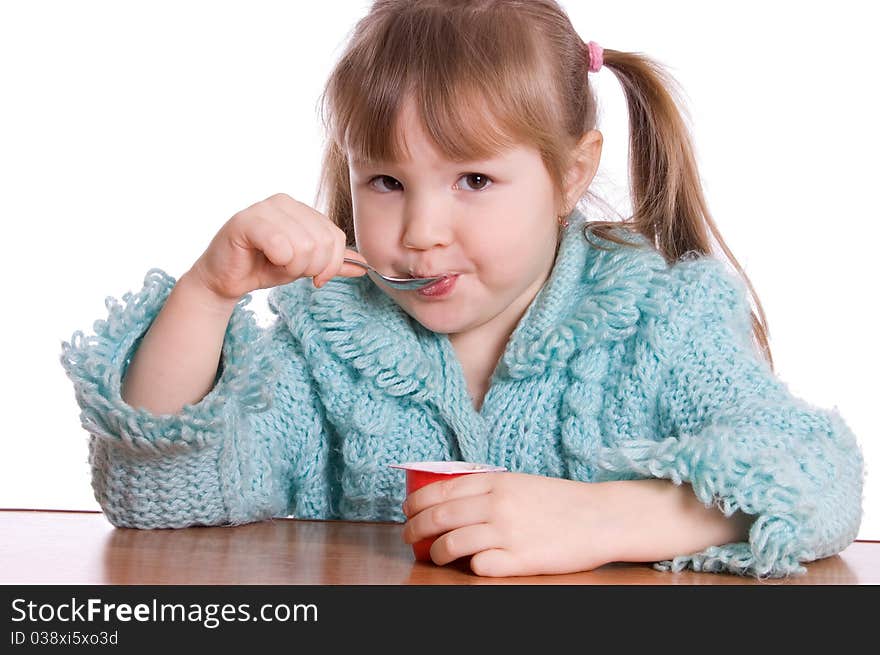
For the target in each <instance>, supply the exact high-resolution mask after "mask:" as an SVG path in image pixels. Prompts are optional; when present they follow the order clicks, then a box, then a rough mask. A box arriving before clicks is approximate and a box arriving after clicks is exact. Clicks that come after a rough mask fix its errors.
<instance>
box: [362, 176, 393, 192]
mask: <svg viewBox="0 0 880 655" xmlns="http://www.w3.org/2000/svg"><path fill="white" fill-rule="evenodd" d="M385 180H391V182H392V183H393V184H396V185H398V186H400V182H398V181H397V180H395V179H394V178H393V177H391V176H389V175H377V176H376V177H374V178H373V179H372V180H370V182H369V186H371V187H373V188H374V189H376V190H377V191H379V189H377V188H376V186H375V184H374V183H375V182H377V181H382V182H384V181H385ZM396 190H397V189H395V188H391V189H390V191H396Z"/></svg>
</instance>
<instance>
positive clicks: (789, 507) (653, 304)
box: [61, 211, 863, 577]
mask: <svg viewBox="0 0 880 655" xmlns="http://www.w3.org/2000/svg"><path fill="white" fill-rule="evenodd" d="M570 218H571V219H572V220H571V224H570V226H569V227H568V228H567V230H566V232H565V233H564V235H563V240H562V243H561V244H560V249H559V253H558V256H557V261H556V263H555V265H554V268H553V271H552V274H551V276H550V278H549V279H548V281H547V282H546V283H545V285H544V287H543V288H542V289H541V291H540V292H539V293H538V294H537V296H536V297H535V299H534V300H533V302H532V304H531V305H530V306H529V308H528V310H527V311H526V313H525V315H524V316H523V318H522V320H521V321H520V322H519V324H518V325H517V327H516V329H515V330H514V332H513V334H512V335H511V337H510V340H509V342H508V344H507V346H506V350H505V351H504V354H503V355H502V358H501V360H500V362H499V364H498V367H497V368H496V370H495V372H494V375H493V377H492V380H491V386H490V388H489V391H488V393H487V394H486V397H485V399H484V402H483V405H482V408H481V409H480V411H476V410H475V409H474V406H473V402H472V399H471V397H470V395H469V393H468V391H467V386H466V383H465V379H464V375H463V372H462V368H461V366H460V364H459V361H458V360H457V358H456V354H455V351H454V350H453V348H452V347H451V344H450V341H449V339H448V337H447V336H446V335H442V334H437V333H434V332H431V331H429V330H427V329H425V328H424V327H423V326H421V325H420V324H419V323H418V322H416V321H415V320H413V319H412V318H411V317H409V315H407V314H406V313H405V312H404V311H403V310H402V309H401V308H400V307H399V306H398V305H397V304H395V303H394V301H393V300H391V299H390V298H389V297H388V296H387V295H386V294H385V293H383V292H382V291H381V290H380V289H379V288H378V287H377V286H375V284H374V283H373V282H372V281H371V280H370V279H369V278H368V277H366V276H364V277H358V278H342V277H340V278H336V279H333V280H332V281H330V282H328V283H327V284H326V285H325V286H324V287H322V288H321V289H315V288H314V287H313V286H312V285H311V281H310V280H308V279H302V280H298V281H296V282H294V283H292V284H288V285H285V286H281V287H277V288H275V289H273V290H272V291H271V292H270V293H269V296H268V302H269V306H270V308H271V310H272V312H273V315H274V322H273V323H272V324H271V326H269V327H265V328H264V327H262V326H261V325H259V324H258V322H257V321H256V317H255V314H254V312H253V311H251V310H249V309H246V305H247V304H248V302H249V301H250V296H249V295H248V296H245V297H244V298H242V299H241V300H240V301H239V303H238V304H237V305H236V308H235V310H234V312H233V314H232V317H231V319H230V321H229V324H228V327H227V330H226V335H225V341H224V344H223V349H222V356H221V366H220V368H219V371H218V378H217V380H216V383H215V386H214V388H213V389H212V391H211V392H210V393H208V395H207V396H205V398H203V399H202V400H201V401H199V402H197V403H195V404H193V405H186V406H185V407H183V409H182V410H181V412H180V413H179V414H178V415H154V414H151V413H150V412H148V411H145V410H143V409H135V408H133V407H131V406H129V405H127V404H126V403H124V402H123V401H122V399H121V396H120V389H121V381H122V379H123V376H124V374H125V371H126V367H127V365H128V364H129V362H130V359H131V356H132V354H133V353H134V352H135V350H136V349H137V347H138V344H139V342H140V338H141V337H142V336H143V335H144V333H145V332H146V330H147V329H148V328H149V326H150V323H151V322H152V321H153V319H154V318H155V317H156V315H157V313H158V312H159V310H160V309H161V307H162V305H163V303H164V301H165V299H166V298H167V297H168V294H169V293H170V291H171V289H172V287H173V286H174V284H175V280H174V279H172V278H171V277H169V276H168V275H166V274H165V273H163V272H162V271H160V270H158V269H152V270H150V271H149V272H148V273H147V275H146V278H145V280H144V286H143V289H141V290H140V291H139V292H138V293H136V294H132V293H127V294H125V295H124V296H123V297H122V300H123V302H124V305H123V304H120V303H119V302H118V301H117V300H115V299H114V298H107V301H106V305H107V309H108V311H109V315H108V317H107V319H106V320H98V321H96V322H95V324H94V331H95V334H94V336H88V337H86V336H84V335H83V333H82V332H80V331H77V332H75V333H74V334H73V337H72V339H71V341H70V342H69V343H68V342H63V343H62V350H63V352H62V356H61V361H62V364H63V366H64V368H65V370H66V372H67V375H68V376H69V377H70V379H71V380H72V381H73V385H74V389H75V393H76V400H77V402H78V404H79V406H80V408H81V409H82V413H81V415H80V418H81V422H82V426H83V427H84V428H85V430H87V431H88V432H89V434H90V435H91V436H90V437H89V463H90V465H91V469H92V487H93V489H94V493H95V498H96V499H97V501H98V503H99V504H100V506H101V507H102V508H103V510H104V513H105V514H106V516H107V518H108V520H109V521H110V522H111V523H112V524H114V525H116V526H127V527H135V528H160V527H173V528H176V527H184V526H189V525H198V524H201V525H235V524H242V523H247V522H251V521H258V520H262V519H267V518H270V517H283V516H289V515H293V516H295V517H298V518H310V519H347V520H358V521H360V520H363V521H399V522H403V521H404V520H405V519H404V516H403V514H402V512H401V509H400V507H401V503H402V502H403V499H404V495H405V489H404V477H403V472H402V471H400V470H397V469H392V468H389V467H388V465H389V464H392V463H395V462H404V461H413V460H468V461H472V462H483V463H489V464H496V465H501V466H505V467H507V468H508V469H509V470H511V471H519V472H524V473H532V474H537V475H545V476H554V477H563V478H569V479H573V480H580V481H584V482H593V481H605V480H622V479H639V478H651V477H655V478H666V479H669V480H671V481H672V482H674V483H675V484H681V483H683V482H687V483H689V484H690V485H691V488H692V489H693V492H694V493H695V494H696V496H697V497H698V498H699V500H700V501H702V502H703V503H704V504H705V505H706V506H707V507H709V506H715V507H717V509H718V510H719V511H721V512H723V513H724V514H725V515H730V514H732V513H733V512H734V511H736V510H740V511H742V512H745V513H747V514H752V515H756V519H755V521H754V523H753V525H752V528H751V531H750V534H749V541H748V542H747V543H746V542H743V543H729V544H725V545H721V546H717V547H711V548H707V549H706V550H704V551H702V552H699V553H681V555H680V556H677V557H675V558H673V559H672V560H669V561H664V562H657V563H655V564H654V567H655V568H657V569H659V570H671V571H679V570H682V569H685V568H692V569H694V570H696V571H713V572H717V571H722V572H723V571H726V572H732V573H737V574H741V575H753V576H758V577H778V576H784V575H787V574H790V573H795V572H798V573H800V572H804V571H805V568H804V567H803V566H802V565H801V563H803V562H807V561H812V560H814V559H818V558H822V557H827V556H829V555H833V554H835V553H838V552H839V551H841V550H843V549H844V548H845V547H846V546H847V545H848V544H849V543H851V542H852V540H853V539H854V538H855V536H856V534H857V532H858V528H859V523H860V521H861V512H862V508H861V501H862V486H863V459H862V454H861V452H860V448H859V446H858V444H857V441H856V439H855V437H854V435H853V434H852V432H851V430H850V429H849V428H848V427H847V425H846V424H845V423H844V421H843V419H842V418H841V417H840V415H839V413H838V411H837V409H836V408H835V409H834V410H831V411H829V410H823V409H819V408H815V407H813V406H811V405H809V404H807V403H805V402H803V401H802V400H799V399H797V398H795V397H793V396H792V395H791V394H790V393H789V391H788V390H787V387H786V386H785V385H784V384H783V383H782V382H780V381H779V380H778V379H777V378H776V377H774V375H773V373H772V371H771V369H770V367H769V365H768V364H767V363H766V361H765V360H764V359H762V358H761V357H760V356H759V354H758V352H757V349H756V348H755V347H754V346H753V345H752V340H751V322H750V310H749V305H748V300H747V293H746V289H745V285H744V284H743V283H742V282H741V281H740V278H739V277H738V276H735V275H733V274H732V273H731V272H729V271H728V270H727V268H726V267H725V265H724V264H723V263H722V262H721V261H720V260H719V259H716V258H713V257H706V256H703V257H692V258H689V259H687V258H686V259H682V260H680V261H678V262H676V263H674V264H672V265H669V264H667V263H666V262H665V260H664V258H663V257H662V256H661V255H660V254H659V253H658V252H657V251H656V250H655V249H654V248H652V247H651V245H650V244H649V242H647V241H646V240H645V239H643V238H642V237H639V236H632V235H629V236H627V235H624V233H623V232H621V236H625V238H626V239H627V240H629V241H630V242H631V243H632V244H633V245H631V246H618V245H615V244H613V243H611V242H607V241H606V242H602V241H601V240H599V239H598V237H591V239H592V240H593V241H594V242H598V243H600V245H603V246H604V247H605V248H607V250H603V249H600V248H596V247H594V246H592V245H590V244H589V243H588V242H587V241H586V240H585V239H584V236H583V234H582V227H583V222H584V216H583V214H581V213H580V212H579V211H576V212H574V213H573V214H572V216H571V217H570Z"/></svg>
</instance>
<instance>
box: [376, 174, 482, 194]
mask: <svg viewBox="0 0 880 655" xmlns="http://www.w3.org/2000/svg"><path fill="white" fill-rule="evenodd" d="M458 179H459V181H461V180H467V181H468V183H467V187H466V188H468V189H470V190H471V191H482V190H483V189H485V188H487V187H488V186H490V185H491V184H492V180H491V179H490V178H489V177H488V176H487V175H483V174H482V173H468V174H467V175H462V176H461V177H460V178H458ZM376 182H382V184H383V185H386V183H387V185H386V186H385V188H386V189H387V191H399V190H400V182H398V181H397V180H395V179H394V178H393V177H391V176H390V175H377V176H376V177H374V178H373V179H371V180H370V181H369V186H371V187H373V188H374V189H376V190H377V191H380V192H381V190H380V189H379V188H378V187H377V186H376V184H375V183H376Z"/></svg>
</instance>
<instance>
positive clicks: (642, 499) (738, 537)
mask: <svg viewBox="0 0 880 655" xmlns="http://www.w3.org/2000/svg"><path fill="white" fill-rule="evenodd" d="M599 484H602V485H606V486H607V487H608V496H607V497H608V498H610V499H612V500H613V503H614V510H613V512H611V513H612V514H613V516H614V522H615V533H616V539H615V542H616V544H617V547H616V549H615V551H614V552H615V553H616V555H615V557H614V561H618V562H658V561H662V560H670V559H672V558H673V557H675V556H676V555H679V554H680V553H695V552H699V551H702V550H705V549H706V548H709V547H711V546H720V545H723V544H728V543H736V542H743V541H748V539H749V528H750V527H751V525H752V522H753V521H754V518H755V517H754V516H750V515H748V514H744V513H742V512H735V513H734V514H733V515H732V516H730V517H727V516H725V515H724V514H722V513H721V512H719V511H718V510H717V509H715V508H714V507H706V506H705V505H704V504H703V503H702V502H700V500H699V499H698V498H697V497H696V496H695V495H694V492H693V489H691V486H690V485H689V484H686V483H685V484H681V485H676V484H673V483H672V482H671V481H669V480H664V479H656V478H651V479H645V480H621V481H614V482H603V483H599Z"/></svg>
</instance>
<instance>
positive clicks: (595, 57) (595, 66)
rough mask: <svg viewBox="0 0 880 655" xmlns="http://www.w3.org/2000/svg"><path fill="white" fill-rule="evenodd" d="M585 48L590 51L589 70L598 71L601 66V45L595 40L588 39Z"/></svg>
mask: <svg viewBox="0 0 880 655" xmlns="http://www.w3.org/2000/svg"><path fill="white" fill-rule="evenodd" d="M587 49H588V50H589V51H590V72H591V73H598V72H599V69H600V68H602V46H600V45H599V44H598V43H596V42H595V41H590V42H589V43H588V44H587Z"/></svg>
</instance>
